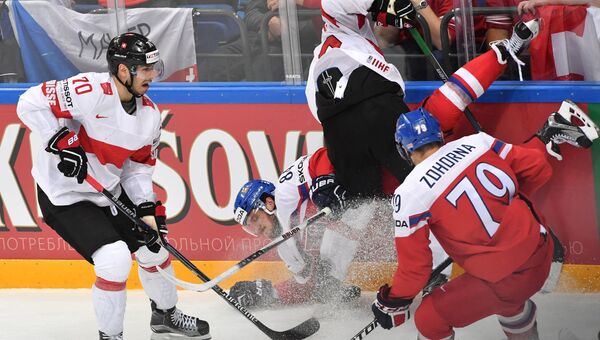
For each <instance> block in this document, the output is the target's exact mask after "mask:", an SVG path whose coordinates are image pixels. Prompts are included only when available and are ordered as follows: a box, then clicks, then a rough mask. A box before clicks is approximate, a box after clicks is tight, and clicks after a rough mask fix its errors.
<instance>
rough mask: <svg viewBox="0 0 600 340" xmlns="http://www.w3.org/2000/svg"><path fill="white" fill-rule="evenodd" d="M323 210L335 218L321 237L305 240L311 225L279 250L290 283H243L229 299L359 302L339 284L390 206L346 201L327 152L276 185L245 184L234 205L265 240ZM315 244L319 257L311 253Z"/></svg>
mask: <svg viewBox="0 0 600 340" xmlns="http://www.w3.org/2000/svg"><path fill="white" fill-rule="evenodd" d="M323 207H329V208H330V209H332V211H333V216H332V218H328V217H325V218H324V219H326V220H325V221H323V225H324V226H325V230H324V233H323V235H322V238H319V237H316V238H313V237H310V236H309V235H311V234H313V233H316V234H319V233H318V232H317V231H316V230H318V229H319V227H320V226H319V225H313V226H310V227H308V229H307V232H306V233H305V234H303V235H302V237H299V236H297V237H295V238H294V239H292V240H288V241H285V242H283V243H282V244H281V245H279V246H278V248H277V251H278V253H279V256H280V257H281V259H282V260H283V261H284V262H285V264H286V266H287V268H288V269H289V270H290V271H291V272H292V273H293V274H294V277H293V278H291V279H289V280H287V281H284V282H281V283H278V284H276V285H275V286H273V285H272V284H271V282H270V281H267V280H256V281H242V282H238V283H236V284H235V285H234V286H233V287H232V289H231V291H230V293H229V294H230V295H231V296H232V297H234V298H237V299H238V300H239V302H240V303H241V304H243V305H245V306H265V305H269V304H271V303H275V302H278V303H280V304H292V303H303V302H328V301H333V302H336V301H344V302H347V301H351V300H354V299H356V298H358V297H359V296H360V288H359V287H356V286H352V285H346V284H343V282H344V280H345V279H346V274H347V272H348V268H349V266H350V264H351V262H352V260H353V258H354V255H355V253H356V250H357V248H358V246H359V241H360V239H362V238H364V237H365V234H366V233H367V232H366V230H367V226H368V224H369V223H371V220H372V219H373V217H374V216H375V215H376V214H377V211H378V209H381V211H386V210H387V208H388V202H387V201H384V200H372V199H371V200H368V202H366V203H364V204H355V203H353V202H350V201H348V200H347V199H346V190H345V189H344V188H343V187H342V186H341V185H340V184H339V183H338V181H337V179H336V175H335V172H334V169H333V166H332V165H331V162H330V161H329V158H328V156H327V150H326V149H325V148H321V149H318V150H317V151H315V152H314V153H313V154H311V155H306V156H302V157H300V158H299V159H298V160H296V162H294V163H293V164H292V165H291V166H290V167H289V168H287V169H286V170H284V171H283V172H282V174H281V176H280V177H279V181H278V183H276V184H273V183H270V182H267V181H264V180H252V181H249V182H248V183H246V184H245V185H244V186H243V187H242V188H241V189H240V191H239V193H238V195H237V197H236V200H235V204H234V208H235V219H236V221H237V222H238V223H240V224H241V225H242V228H243V229H244V230H245V231H247V232H248V233H250V234H252V235H254V236H266V237H268V238H275V237H278V236H280V235H281V234H282V233H285V232H287V231H289V230H290V229H292V228H293V227H295V226H296V225H298V224H300V223H301V222H302V221H303V220H305V219H306V218H307V217H309V216H311V215H313V214H315V213H316V212H317V210H318V209H321V208H323ZM433 243H434V244H435V245H437V248H435V246H432V248H433V249H432V251H433V252H434V253H436V254H439V256H438V257H437V258H436V261H437V260H438V259H439V261H438V262H441V261H443V260H444V259H445V258H446V257H447V256H446V254H445V253H444V252H443V251H441V247H440V246H439V244H437V241H435V240H434V241H433ZM315 244H316V246H318V247H319V251H318V252H316V251H314V252H313V251H311V250H312V249H311V248H314V247H315ZM306 248H308V249H306ZM438 262H436V264H437V263H438Z"/></svg>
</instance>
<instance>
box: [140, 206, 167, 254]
mask: <svg viewBox="0 0 600 340" xmlns="http://www.w3.org/2000/svg"><path fill="white" fill-rule="evenodd" d="M135 214H136V216H138V217H140V218H141V219H142V221H144V222H145V223H146V224H148V225H149V226H150V227H156V230H154V229H150V230H147V229H139V232H140V233H141V236H142V238H141V242H142V243H143V244H144V245H145V246H146V247H148V249H149V250H150V251H151V252H153V253H158V251H159V250H160V242H159V241H160V239H161V238H163V237H166V236H167V233H168V232H169V231H168V230H167V216H166V210H165V206H164V205H162V203H161V202H160V201H158V202H156V204H155V203H154V202H144V203H141V204H140V205H138V206H137V207H136V208H135ZM152 217H153V218H152ZM153 220H154V223H152V222H153ZM161 236H162V237H161Z"/></svg>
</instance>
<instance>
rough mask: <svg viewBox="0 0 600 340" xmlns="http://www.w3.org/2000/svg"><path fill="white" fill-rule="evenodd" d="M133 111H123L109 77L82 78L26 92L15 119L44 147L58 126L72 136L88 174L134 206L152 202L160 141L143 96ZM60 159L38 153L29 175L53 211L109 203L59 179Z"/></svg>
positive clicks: (155, 114)
mask: <svg viewBox="0 0 600 340" xmlns="http://www.w3.org/2000/svg"><path fill="white" fill-rule="evenodd" d="M136 105H137V108H136V111H135V113H133V114H128V113H127V112H125V110H124V109H123V106H122V104H121V101H120V99H119V94H118V93H117V87H116V85H115V83H114V80H113V79H112V77H111V75H110V74H109V73H81V74H78V75H76V76H73V77H71V78H68V79H66V80H60V81H54V80H53V81H47V82H44V83H42V84H39V85H37V86H34V87H32V88H30V89H28V90H27V91H26V92H25V93H24V94H23V95H21V97H20V99H19V103H18V105H17V114H18V115H19V117H20V118H21V120H22V121H23V123H25V125H27V127H29V128H30V129H31V131H32V132H33V133H35V134H37V135H39V136H40V137H41V141H42V146H43V147H45V146H46V144H47V142H48V140H49V139H50V137H52V136H53V135H54V134H55V133H56V132H57V131H58V130H59V129H60V128H61V127H62V126H66V127H67V128H69V129H70V130H72V131H75V132H76V133H77V135H78V137H79V140H80V144H81V146H82V147H83V149H84V150H85V152H86V155H87V158H88V173H89V174H90V175H91V176H93V177H94V178H95V179H96V180H98V181H99V182H100V183H101V184H102V185H103V186H104V187H105V188H106V189H108V190H109V191H111V192H112V193H113V194H114V195H116V196H118V195H120V192H121V186H123V188H124V189H125V191H126V192H127V195H128V196H129V197H130V198H131V200H132V201H133V203H135V204H139V203H142V202H145V201H154V199H155V195H154V191H153V188H152V173H153V171H154V164H155V162H156V148H157V146H158V144H159V140H160V124H161V120H160V112H159V111H158V108H157V107H156V105H155V104H154V103H153V102H152V101H151V100H150V99H148V97H146V96H142V97H141V98H137V99H136ZM58 162H59V157H58V156H57V155H53V154H51V153H49V152H46V151H44V150H43V149H42V150H40V151H39V152H38V154H37V157H35V159H34V162H33V169H32V175H33V177H34V179H35V180H36V181H37V183H38V185H39V186H40V187H41V188H42V190H43V191H44V192H45V193H46V195H48V197H49V199H50V201H51V202H52V203H53V204H55V205H70V204H73V203H76V202H80V201H91V202H93V203H95V204H97V205H99V206H107V205H109V202H108V200H106V199H105V198H104V196H102V195H101V194H100V193H98V192H96V190H94V189H93V188H92V187H91V186H90V185H89V184H88V183H87V182H84V183H83V184H78V183H77V180H76V179H75V178H68V177H65V176H63V174H62V173H60V172H59V171H58V170H57V168H56V166H57V164H58Z"/></svg>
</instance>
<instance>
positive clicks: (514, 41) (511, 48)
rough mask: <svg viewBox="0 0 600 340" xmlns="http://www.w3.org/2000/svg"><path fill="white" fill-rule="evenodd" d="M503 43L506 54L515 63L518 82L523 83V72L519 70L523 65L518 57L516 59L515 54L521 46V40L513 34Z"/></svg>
mask: <svg viewBox="0 0 600 340" xmlns="http://www.w3.org/2000/svg"><path fill="white" fill-rule="evenodd" d="M505 41H506V43H505V46H506V49H507V50H508V53H509V54H510V56H511V57H512V58H513V60H514V61H515V63H517V69H518V70H519V80H520V81H523V71H522V70H521V67H522V66H524V65H525V63H524V62H523V61H522V60H521V59H519V57H517V52H518V51H519V49H521V47H522V46H523V39H521V38H519V37H518V36H517V35H516V34H513V35H512V37H510V40H509V39H505Z"/></svg>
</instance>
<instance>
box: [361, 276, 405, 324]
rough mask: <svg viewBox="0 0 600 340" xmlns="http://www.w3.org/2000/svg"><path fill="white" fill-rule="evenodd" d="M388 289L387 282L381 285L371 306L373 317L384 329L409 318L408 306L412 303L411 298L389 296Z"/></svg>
mask: <svg viewBox="0 0 600 340" xmlns="http://www.w3.org/2000/svg"><path fill="white" fill-rule="evenodd" d="M390 289H391V287H390V286H388V285H387V284H385V285H383V286H381V288H379V292H378V293H377V299H375V301H373V305H372V306H371V310H372V311H373V315H375V319H377V322H378V323H379V324H380V325H381V327H383V328H385V329H392V328H393V327H398V326H400V325H401V324H403V323H404V322H406V320H408V319H410V312H409V311H408V307H409V306H410V304H411V303H412V299H410V300H406V299H398V298H390V297H389V294H390Z"/></svg>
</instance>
